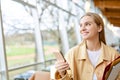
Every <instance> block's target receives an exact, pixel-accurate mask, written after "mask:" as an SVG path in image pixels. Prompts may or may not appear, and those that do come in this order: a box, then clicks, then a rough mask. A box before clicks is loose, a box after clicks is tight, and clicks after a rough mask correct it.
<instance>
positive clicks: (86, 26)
mask: <svg viewBox="0 0 120 80" xmlns="http://www.w3.org/2000/svg"><path fill="white" fill-rule="evenodd" d="M101 28H102V27H100V26H97V24H96V23H95V21H94V19H93V18H92V17H91V16H84V17H83V18H82V19H81V20H80V33H81V35H82V38H83V39H85V40H89V39H95V38H99V32H100V31H101V30H102V29H101Z"/></svg>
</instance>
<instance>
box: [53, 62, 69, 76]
mask: <svg viewBox="0 0 120 80" xmlns="http://www.w3.org/2000/svg"><path fill="white" fill-rule="evenodd" d="M55 67H56V69H57V71H58V72H59V73H60V75H61V76H62V77H63V76H64V75H65V74H66V70H68V69H69V64H68V63H67V62H66V61H62V60H61V61H60V60H58V61H57V62H56V64H55Z"/></svg>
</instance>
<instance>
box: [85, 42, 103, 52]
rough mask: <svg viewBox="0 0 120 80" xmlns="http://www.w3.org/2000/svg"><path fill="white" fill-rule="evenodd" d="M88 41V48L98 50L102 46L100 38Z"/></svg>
mask: <svg viewBox="0 0 120 80" xmlns="http://www.w3.org/2000/svg"><path fill="white" fill-rule="evenodd" d="M86 43H87V45H86V47H87V49H88V50H91V51H97V50H99V49H100V48H101V44H100V41H99V40H92V41H90V40H87V41H86Z"/></svg>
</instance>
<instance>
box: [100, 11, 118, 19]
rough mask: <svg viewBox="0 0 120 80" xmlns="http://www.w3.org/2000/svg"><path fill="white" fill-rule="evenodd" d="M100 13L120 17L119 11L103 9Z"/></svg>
mask: <svg viewBox="0 0 120 80" xmlns="http://www.w3.org/2000/svg"><path fill="white" fill-rule="evenodd" d="M102 14H103V15H105V16H107V17H114V18H120V11H103V10H102Z"/></svg>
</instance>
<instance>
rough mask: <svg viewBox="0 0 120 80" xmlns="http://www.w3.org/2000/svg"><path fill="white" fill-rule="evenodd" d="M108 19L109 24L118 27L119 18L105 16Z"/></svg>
mask: <svg viewBox="0 0 120 80" xmlns="http://www.w3.org/2000/svg"><path fill="white" fill-rule="evenodd" d="M107 19H108V21H110V23H111V24H113V25H115V26H118V27H120V22H119V21H120V18H113V17H112V18H111V17H107Z"/></svg>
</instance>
